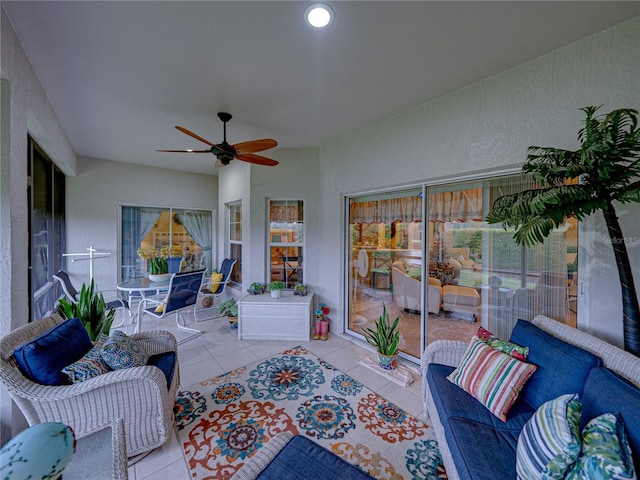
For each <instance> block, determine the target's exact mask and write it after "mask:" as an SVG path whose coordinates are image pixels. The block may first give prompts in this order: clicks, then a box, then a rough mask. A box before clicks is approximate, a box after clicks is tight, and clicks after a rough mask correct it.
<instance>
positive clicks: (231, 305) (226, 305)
mask: <svg viewBox="0 0 640 480" xmlns="http://www.w3.org/2000/svg"><path fill="white" fill-rule="evenodd" d="M218 315H220V316H224V315H226V317H227V320H229V326H230V327H231V328H238V303H237V302H236V299H235V298H233V297H232V298H230V299H229V300H225V301H224V302H222V303H221V304H220V306H219V307H218Z"/></svg>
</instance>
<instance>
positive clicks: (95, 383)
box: [12, 365, 167, 403]
mask: <svg viewBox="0 0 640 480" xmlns="http://www.w3.org/2000/svg"><path fill="white" fill-rule="evenodd" d="M126 382H141V383H143V384H144V383H146V384H148V385H146V386H144V387H142V389H145V390H158V391H160V392H162V391H163V390H162V389H164V391H166V390H167V380H166V378H165V376H164V374H163V373H162V371H161V370H160V369H159V368H157V367H154V366H151V365H143V366H141V367H133V368H123V369H121V370H114V371H110V372H107V373H103V374H102V375H98V376H97V377H93V378H90V379H89V380H85V381H84V382H79V383H74V384H72V385H60V386H51V385H40V384H37V383H33V382H31V381H29V380H27V379H26V378H25V379H24V380H23V382H22V383H23V385H22V386H23V388H20V389H16V388H13V389H12V390H14V391H15V393H17V394H18V395H19V396H20V397H22V398H26V399H29V401H31V402H32V403H45V402H57V401H60V400H65V399H72V398H74V397H78V396H90V395H92V394H93V392H94V391H97V390H105V389H114V390H119V389H122V388H127V387H123V386H122V385H121V384H122V383H126ZM133 388H138V387H133Z"/></svg>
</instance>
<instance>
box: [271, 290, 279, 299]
mask: <svg viewBox="0 0 640 480" xmlns="http://www.w3.org/2000/svg"><path fill="white" fill-rule="evenodd" d="M281 292H282V290H271V298H280V293H281Z"/></svg>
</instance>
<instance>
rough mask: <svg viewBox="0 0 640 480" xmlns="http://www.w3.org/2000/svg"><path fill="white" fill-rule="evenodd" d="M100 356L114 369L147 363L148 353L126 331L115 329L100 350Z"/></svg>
mask: <svg viewBox="0 0 640 480" xmlns="http://www.w3.org/2000/svg"><path fill="white" fill-rule="evenodd" d="M100 356H101V357H102V359H103V360H104V361H105V363H106V364H107V365H109V366H110V367H111V368H113V369H114V370H120V369H122V368H131V367H140V366H142V365H146V364H147V360H149V355H147V352H145V351H144V349H143V348H142V347H141V346H140V345H139V344H138V342H136V341H135V340H133V339H131V338H129V337H128V336H127V334H126V333H124V332H121V331H119V330H116V331H115V332H113V333H112V334H111V337H109V340H107V341H106V342H105V344H104V345H103V346H102V350H100Z"/></svg>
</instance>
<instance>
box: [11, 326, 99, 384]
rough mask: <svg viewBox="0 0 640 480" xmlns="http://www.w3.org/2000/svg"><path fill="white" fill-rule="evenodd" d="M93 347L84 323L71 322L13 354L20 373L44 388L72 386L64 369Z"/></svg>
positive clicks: (50, 330) (32, 341)
mask: <svg viewBox="0 0 640 480" xmlns="http://www.w3.org/2000/svg"><path fill="white" fill-rule="evenodd" d="M92 347H93V344H92V343H91V340H90V339H89V335H88V334H87V331H86V330H85V328H84V326H83V325H82V322H81V321H80V320H79V319H77V318H72V319H70V320H67V321H65V322H62V323H60V324H58V325H56V326H55V327H53V328H51V329H49V330H47V331H46V332H44V333H42V334H41V335H39V336H38V337H36V338H34V339H33V340H31V341H30V342H28V343H25V344H24V345H20V346H19V347H18V348H16V349H15V350H14V351H13V356H14V357H15V359H16V363H17V364H18V368H20V371H21V372H22V373H23V374H24V375H25V376H26V377H27V378H28V379H30V380H31V381H32V382H36V383H39V384H41V385H69V384H70V383H71V382H70V381H69V377H67V376H66V375H65V374H64V373H62V369H63V368H64V367H66V366H67V365H70V364H72V363H73V362H75V361H76V360H78V359H79V358H81V357H82V356H83V355H84V354H85V353H87V352H88V351H89V350H91V348H92Z"/></svg>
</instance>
